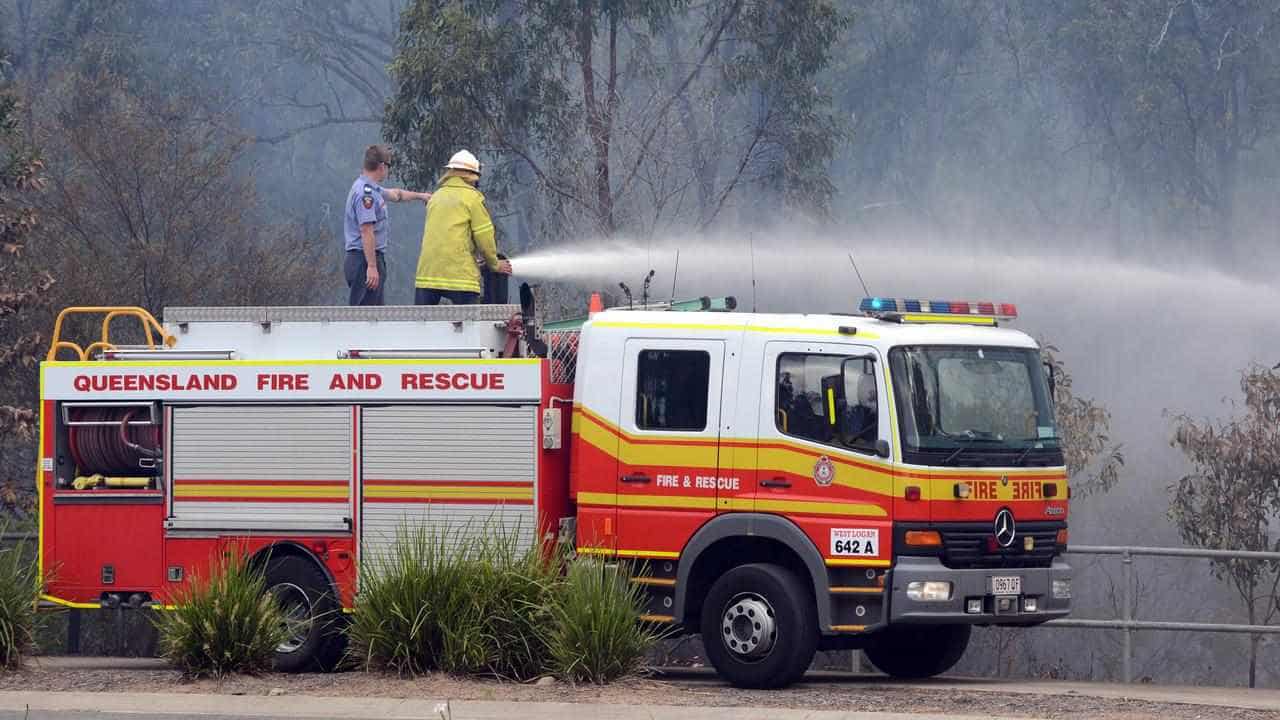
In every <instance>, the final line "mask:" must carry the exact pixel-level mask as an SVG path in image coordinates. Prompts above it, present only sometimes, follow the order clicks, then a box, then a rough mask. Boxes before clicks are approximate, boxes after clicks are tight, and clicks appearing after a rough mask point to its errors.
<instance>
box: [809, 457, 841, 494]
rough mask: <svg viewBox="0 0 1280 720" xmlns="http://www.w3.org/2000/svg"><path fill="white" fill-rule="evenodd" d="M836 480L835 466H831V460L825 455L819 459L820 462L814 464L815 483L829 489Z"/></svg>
mask: <svg viewBox="0 0 1280 720" xmlns="http://www.w3.org/2000/svg"><path fill="white" fill-rule="evenodd" d="M835 479H836V469H835V466H834V465H832V464H831V458H829V457H827V456H826V455H823V456H822V457H820V458H818V462H816V463H814V464H813V481H814V482H816V483H818V484H819V485H821V486H822V487H827V486H828V485H830V484H831V481H832V480H835Z"/></svg>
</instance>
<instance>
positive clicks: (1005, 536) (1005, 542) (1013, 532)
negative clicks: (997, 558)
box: [995, 508, 1018, 547]
mask: <svg viewBox="0 0 1280 720" xmlns="http://www.w3.org/2000/svg"><path fill="white" fill-rule="evenodd" d="M995 533H996V542H997V543H999V544H1000V547H1009V546H1010V545H1012V544H1013V539H1014V538H1015V537H1017V535H1018V533H1017V528H1016V526H1015V524H1014V522H1013V513H1012V512H1010V511H1009V508H1001V510H1000V512H998V513H996V521H995Z"/></svg>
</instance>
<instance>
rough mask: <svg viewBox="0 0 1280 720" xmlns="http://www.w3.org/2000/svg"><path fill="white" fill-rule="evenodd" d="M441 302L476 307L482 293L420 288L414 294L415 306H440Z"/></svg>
mask: <svg viewBox="0 0 1280 720" xmlns="http://www.w3.org/2000/svg"><path fill="white" fill-rule="evenodd" d="M441 300H448V301H449V302H451V303H453V304H454V305H475V304H476V303H478V302H480V293H473V292H467V291H465V290H436V289H434V288H418V289H417V290H416V291H415V292H414V293H413V304H414V305H439V304H440V301H441Z"/></svg>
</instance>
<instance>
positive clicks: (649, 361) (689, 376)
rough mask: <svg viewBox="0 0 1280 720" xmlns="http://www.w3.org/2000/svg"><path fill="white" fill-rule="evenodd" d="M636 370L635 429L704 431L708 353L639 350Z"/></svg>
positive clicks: (709, 370) (709, 364)
mask: <svg viewBox="0 0 1280 720" xmlns="http://www.w3.org/2000/svg"><path fill="white" fill-rule="evenodd" d="M637 370H638V372H637V378H636V427H638V428H640V429H641V430H692V431H701V430H705V429H706V428H707V386H708V383H709V380H710V377H711V355H710V354H708V353H706V352H704V351H702V350H642V351H641V352H640V359H639V363H638V365H637Z"/></svg>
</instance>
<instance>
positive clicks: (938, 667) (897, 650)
mask: <svg viewBox="0 0 1280 720" xmlns="http://www.w3.org/2000/svg"><path fill="white" fill-rule="evenodd" d="M971 632H972V628H971V627H970V626H968V625H900V626H897V627H891V628H889V629H888V630H885V631H883V632H881V633H879V634H877V636H876V641H875V642H874V643H872V644H871V645H870V646H869V647H868V648H867V649H866V650H865V652H866V655H867V659H868V660H870V661H871V664H873V665H875V666H876V667H878V668H880V670H881V672H883V673H885V674H886V675H890V676H892V677H895V678H910V679H919V678H927V677H933V676H934V675H940V674H942V673H944V672H946V671H948V670H950V669H951V668H952V667H953V666H954V665H955V664H956V663H958V662H960V658H961V657H962V656H963V655H964V651H965V648H967V647H969V634H970V633H971Z"/></svg>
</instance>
